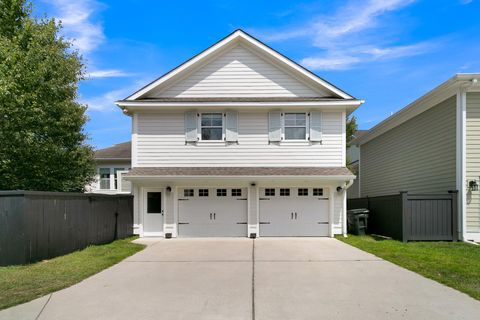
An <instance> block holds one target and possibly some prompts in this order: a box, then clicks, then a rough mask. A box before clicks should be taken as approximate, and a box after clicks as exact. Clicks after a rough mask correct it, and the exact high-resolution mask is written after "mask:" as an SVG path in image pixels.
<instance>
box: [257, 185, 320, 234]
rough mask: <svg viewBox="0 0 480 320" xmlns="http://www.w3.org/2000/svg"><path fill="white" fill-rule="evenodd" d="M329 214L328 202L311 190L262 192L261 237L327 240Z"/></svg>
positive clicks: (293, 189)
mask: <svg viewBox="0 0 480 320" xmlns="http://www.w3.org/2000/svg"><path fill="white" fill-rule="evenodd" d="M265 189H270V190H269V191H268V192H266V190H265ZM272 189H275V190H274V191H273V190H272ZM280 189H288V190H283V192H280V191H281V190H280ZM299 189H302V190H299ZM316 189H317V193H318V189H322V188H316ZM322 190H323V189H322ZM328 210H329V199H328V198H325V197H323V192H322V194H320V195H318V194H316V195H314V193H313V188H283V187H282V188H273V187H272V188H261V189H260V236H328V234H329V224H328V217H329V214H328Z"/></svg>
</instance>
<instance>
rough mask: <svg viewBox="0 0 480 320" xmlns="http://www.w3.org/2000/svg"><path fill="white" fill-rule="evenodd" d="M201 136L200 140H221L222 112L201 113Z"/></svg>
mask: <svg viewBox="0 0 480 320" xmlns="http://www.w3.org/2000/svg"><path fill="white" fill-rule="evenodd" d="M200 125H201V129H200V130H201V137H202V140H223V114H222V113H202V114H201V121H200Z"/></svg>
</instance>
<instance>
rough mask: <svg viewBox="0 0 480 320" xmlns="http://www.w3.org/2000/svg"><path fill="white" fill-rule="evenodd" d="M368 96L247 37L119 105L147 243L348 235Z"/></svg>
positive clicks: (233, 39)
mask: <svg viewBox="0 0 480 320" xmlns="http://www.w3.org/2000/svg"><path fill="white" fill-rule="evenodd" d="M362 103H363V101H362V100H358V99H356V98H354V97H352V96H351V95H349V94H347V93H345V92H344V91H342V90H340V89H339V88H337V87H335V86H333V85H332V84H330V83H329V82H327V81H325V80H323V79H321V78H319V77H318V76H316V75H315V74H313V73H311V72H310V71H308V70H306V69H304V68H303V67H301V66H300V65H298V64H296V63H295V62H293V61H292V60H289V59H288V58H286V57H285V56H283V55H281V54H280V53H278V52H276V51H275V50H273V49H271V48H270V47H268V46H266V45H265V44H263V43H262V42H260V41H258V40H257V39H255V38H253V37H251V36H250V35H248V34H246V33H245V32H243V31H241V30H237V31H235V32H233V33H232V34H230V35H228V36H227V37H226V38H224V39H222V40H220V41H219V42H217V43H215V44H214V45H212V46H211V47H209V48H208V49H206V50H205V51H203V52H201V53H199V54H198V55H196V56H194V57H193V58H191V59H190V60H188V61H187V62H185V63H183V64H182V65H180V66H178V67H177V68H175V69H173V70H171V71H170V72H168V73H166V74H165V75H163V76H161V77H160V78H158V79H157V80H155V81H153V82H152V83H150V84H148V85H146V86H145V87H143V88H141V89H140V90H138V91H137V92H135V93H133V94H132V95H131V96H129V97H128V98H126V99H124V100H121V101H117V102H116V104H117V105H118V106H119V107H120V108H122V109H123V112H124V113H125V114H126V115H128V116H130V117H131V118H132V130H133V132H132V169H131V170H130V172H129V173H128V174H127V175H125V178H126V179H128V180H129V181H131V183H132V190H133V194H134V199H135V200H134V202H135V203H134V222H135V230H136V233H138V234H140V235H141V236H165V237H177V236H178V237H201V236H235V237H236V236H239V237H242V236H250V237H254V236H333V235H334V234H342V233H343V234H345V233H346V219H345V214H346V188H348V186H349V185H350V184H351V183H352V181H353V180H354V179H355V176H354V175H353V174H352V173H351V172H350V171H349V170H348V169H347V168H346V166H345V161H346V151H345V119H346V116H347V115H348V114H350V113H351V112H353V111H354V110H355V109H356V108H357V107H358V106H359V105H360V104H362Z"/></svg>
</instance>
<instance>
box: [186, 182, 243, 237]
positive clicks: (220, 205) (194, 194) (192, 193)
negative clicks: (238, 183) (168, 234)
mask: <svg viewBox="0 0 480 320" xmlns="http://www.w3.org/2000/svg"><path fill="white" fill-rule="evenodd" d="M179 192H180V193H179V199H178V235H179V236H180V237H245V236H246V235H247V190H246V189H244V188H185V189H180V190H179Z"/></svg>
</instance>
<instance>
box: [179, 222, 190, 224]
mask: <svg viewBox="0 0 480 320" xmlns="http://www.w3.org/2000/svg"><path fill="white" fill-rule="evenodd" d="M178 224H190V223H189V222H179V223H178Z"/></svg>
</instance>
